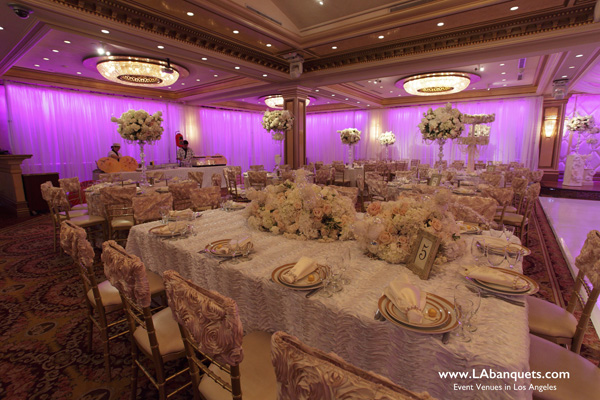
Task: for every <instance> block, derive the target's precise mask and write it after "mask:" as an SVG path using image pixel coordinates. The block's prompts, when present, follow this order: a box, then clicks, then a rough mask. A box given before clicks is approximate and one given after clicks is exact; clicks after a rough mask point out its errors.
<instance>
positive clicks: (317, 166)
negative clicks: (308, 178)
mask: <svg viewBox="0 0 600 400" xmlns="http://www.w3.org/2000/svg"><path fill="white" fill-rule="evenodd" d="M321 168H323V161H317V162H315V171H318V170H320V169H321Z"/></svg>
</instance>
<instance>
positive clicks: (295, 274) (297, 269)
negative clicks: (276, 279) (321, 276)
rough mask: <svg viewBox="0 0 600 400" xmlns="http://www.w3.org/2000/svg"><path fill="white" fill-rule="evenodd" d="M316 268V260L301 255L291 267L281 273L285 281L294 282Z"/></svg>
mask: <svg viewBox="0 0 600 400" xmlns="http://www.w3.org/2000/svg"><path fill="white" fill-rule="evenodd" d="M316 269H317V262H316V261H315V260H313V259H312V258H310V257H304V256H303V257H301V258H300V260H298V262H297V263H296V265H294V267H293V268H291V269H289V270H287V271H286V272H285V273H284V274H282V275H281V279H282V280H283V281H285V282H286V283H294V282H296V281H297V280H299V279H302V278H304V277H305V276H306V275H308V274H310V273H312V272H313V271H314V270H316Z"/></svg>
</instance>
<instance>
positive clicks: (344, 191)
mask: <svg viewBox="0 0 600 400" xmlns="http://www.w3.org/2000/svg"><path fill="white" fill-rule="evenodd" d="M361 178H362V177H361ZM329 187H330V188H333V189H335V190H336V191H337V192H338V193H339V194H340V195H341V196H344V197H347V198H349V199H350V200H351V201H352V205H353V206H356V202H357V201H358V190H359V188H358V187H348V186H335V185H330V186H329Z"/></svg>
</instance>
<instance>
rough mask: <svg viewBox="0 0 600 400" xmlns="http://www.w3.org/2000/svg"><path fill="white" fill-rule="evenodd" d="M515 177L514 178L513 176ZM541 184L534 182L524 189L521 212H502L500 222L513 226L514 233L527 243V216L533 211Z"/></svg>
mask: <svg viewBox="0 0 600 400" xmlns="http://www.w3.org/2000/svg"><path fill="white" fill-rule="evenodd" d="M515 179H516V178H515ZM540 190H541V185H540V184H539V183H534V184H532V185H531V186H529V187H528V188H527V189H526V190H525V196H524V197H525V200H524V202H523V208H522V209H521V213H508V212H507V213H504V218H503V219H502V222H503V223H504V224H505V225H511V226H514V227H515V228H516V229H515V235H517V234H518V235H519V237H520V238H521V242H522V243H525V244H526V243H527V240H528V233H529V218H530V217H531V214H532V213H533V209H534V207H535V205H536V203H537V201H538V198H539V197H540Z"/></svg>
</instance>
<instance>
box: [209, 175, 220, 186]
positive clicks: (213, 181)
mask: <svg viewBox="0 0 600 400" xmlns="http://www.w3.org/2000/svg"><path fill="white" fill-rule="evenodd" d="M210 181H211V184H212V185H213V186H217V187H221V183H222V182H223V177H222V176H221V174H212V176H211V177H210Z"/></svg>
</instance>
